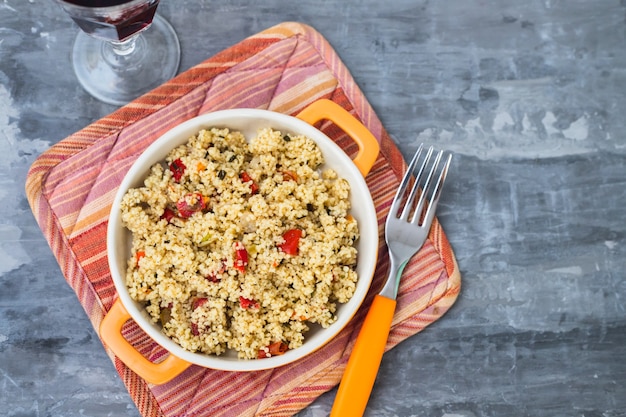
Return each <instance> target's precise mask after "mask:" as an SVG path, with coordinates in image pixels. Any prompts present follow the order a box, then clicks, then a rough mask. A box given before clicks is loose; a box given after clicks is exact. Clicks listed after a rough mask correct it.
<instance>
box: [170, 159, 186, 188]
mask: <svg viewBox="0 0 626 417" xmlns="http://www.w3.org/2000/svg"><path fill="white" fill-rule="evenodd" d="M186 169H187V167H186V166H185V164H184V163H183V161H181V160H180V158H178V159H175V160H173V161H172V163H171V164H170V171H172V176H173V177H174V181H176V182H180V179H181V178H182V176H183V174H184V173H185V170H186Z"/></svg>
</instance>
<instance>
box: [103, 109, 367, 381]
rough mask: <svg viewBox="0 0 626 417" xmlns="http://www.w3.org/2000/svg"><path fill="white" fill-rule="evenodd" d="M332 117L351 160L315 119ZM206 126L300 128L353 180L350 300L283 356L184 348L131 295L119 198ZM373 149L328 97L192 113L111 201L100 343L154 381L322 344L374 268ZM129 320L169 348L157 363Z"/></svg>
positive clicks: (281, 359) (258, 364)
mask: <svg viewBox="0 0 626 417" xmlns="http://www.w3.org/2000/svg"><path fill="white" fill-rule="evenodd" d="M321 119H330V120H332V121H333V122H335V123H336V124H337V125H339V126H340V127H341V128H342V129H343V130H345V131H346V132H347V133H348V134H349V136H350V137H352V138H353V139H354V140H355V141H356V142H357V144H358V145H359V153H358V155H357V156H356V157H355V159H354V160H352V159H350V158H349V157H348V155H347V154H346V153H345V152H343V151H342V150H341V148H339V147H338V146H337V145H336V144H335V143H334V142H333V141H332V140H331V139H329V138H328V137H327V136H326V135H324V134H323V133H322V132H321V131H320V130H318V129H316V128H315V127H313V126H312V125H313V124H314V123H315V122H317V121H319V120H321ZM209 127H228V128H230V129H233V130H239V131H242V132H243V133H244V135H245V136H246V138H248V139H249V138H250V137H253V136H255V135H256V132H257V131H258V129H260V128H262V127H271V128H273V129H278V130H280V131H282V132H283V133H297V134H303V135H306V136H308V137H309V138H311V139H313V140H314V141H315V142H316V143H317V144H318V146H319V147H320V149H321V151H322V153H323V155H324V159H325V166H326V167H332V168H333V169H334V170H335V171H337V173H338V175H339V176H340V177H342V178H345V179H346V180H348V182H349V183H350V186H351V203H352V209H351V214H352V215H353V216H354V218H355V219H356V220H357V221H358V225H359V233H360V237H359V239H358V240H357V242H356V245H357V250H358V259H357V266H356V270H357V274H358V282H357V286H356V291H355V294H354V296H353V297H352V299H351V300H350V301H349V302H348V303H346V304H340V305H338V309H337V313H336V314H337V320H336V321H335V322H334V323H333V324H332V325H331V326H330V327H328V328H326V329H323V328H321V327H319V326H312V329H311V331H309V332H308V333H306V334H305V342H304V344H303V345H302V346H301V347H299V348H297V349H293V350H289V351H287V352H286V353H285V354H283V355H280V356H273V357H271V358H266V359H256V360H242V359H238V358H237V356H236V353H235V352H229V353H227V354H223V355H220V356H216V355H207V354H203V353H193V352H189V351H187V350H185V349H183V348H182V347H181V346H179V345H178V344H177V343H175V342H174V341H172V340H171V339H170V338H169V337H167V336H165V335H164V334H163V333H162V332H161V328H160V326H159V325H158V324H153V323H152V322H151V320H150V318H149V316H148V314H147V312H146V311H145V309H144V307H143V306H142V304H140V303H138V302H136V301H134V300H132V299H131V297H130V295H129V293H128V291H127V289H126V284H125V275H126V265H127V260H128V258H129V257H130V256H131V236H130V232H129V231H128V230H127V229H126V228H125V227H124V226H123V225H122V222H121V219H120V217H121V213H120V201H121V199H122V197H123V195H124V194H125V193H126V191H127V190H128V189H129V188H133V187H138V186H141V185H142V184H143V180H144V179H145V177H146V176H147V174H148V172H149V169H150V167H151V166H152V165H153V164H155V163H157V162H159V161H163V160H164V159H165V156H166V154H167V153H168V152H169V151H170V150H172V149H173V148H174V147H176V146H178V145H181V144H184V143H186V142H187V141H188V139H189V137H191V136H192V135H194V134H196V133H197V132H198V131H199V130H201V129H203V128H209ZM377 155H378V143H377V142H376V140H375V138H374V137H373V135H372V134H371V133H370V132H369V131H367V129H365V127H364V126H363V125H362V124H360V123H359V122H358V121H357V120H356V119H355V118H354V117H352V116H351V115H350V114H349V113H348V112H346V111H345V110H344V109H343V108H341V107H339V106H338V105H336V104H335V103H333V102H331V101H328V100H320V101H317V102H315V103H313V104H312V105H311V106H309V107H308V108H307V109H305V110H304V111H303V112H301V113H300V114H299V115H298V116H297V117H292V116H287V115H284V114H281V113H276V112H271V111H266V110H257V109H234V110H223V111H216V112H213V113H207V114H204V115H201V116H198V117H196V118H193V119H190V120H188V121H186V122H184V123H182V124H180V125H178V126H176V127H175V128H173V129H171V130H170V131H168V132H167V133H165V134H164V135H163V136H161V137H160V138H159V139H157V140H156V141H155V142H154V143H153V144H152V145H150V146H149V147H148V148H147V149H146V150H145V151H144V152H143V153H142V154H141V155H140V156H139V158H138V159H137V160H136V162H135V163H134V164H133V165H132V167H131V168H130V170H129V171H128V173H127V174H126V176H125V177H124V179H123V180H122V183H121V184H120V187H119V189H118V191H117V194H116V196H115V200H114V201H113V205H112V207H111V214H110V217H109V224H108V231H107V251H108V252H107V253H108V261H109V267H110V269H111V275H112V278H113V281H114V284H115V288H116V289H117V293H118V296H119V298H118V299H117V300H116V302H115V303H114V306H113V308H112V309H111V310H110V311H109V312H108V314H107V315H106V316H105V318H104V320H103V322H102V325H101V328H100V334H101V337H102V339H103V340H104V342H105V344H106V345H107V346H109V347H110V348H111V349H112V350H113V352H114V353H115V354H116V355H117V356H118V357H120V359H121V360H122V361H123V362H124V363H126V365H127V366H129V367H130V368H131V369H133V370H134V371H135V372H137V373H138V374H139V375H140V376H142V377H143V378H144V379H146V380H148V381H149V382H153V383H163V382H165V381H167V380H169V379H171V378H173V377H174V376H176V375H177V374H178V373H180V372H182V370H184V369H185V368H186V367H187V366H189V365H190V364H196V365H200V366H203V367H207V368H213V369H220V370H228V371H255V370H261V369H269V368H274V367H278V366H282V365H285V364H287V363H290V362H293V361H296V360H298V359H300V358H302V357H304V356H306V355H308V354H310V353H312V352H314V351H316V350H317V349H319V348H320V347H322V346H323V345H324V344H326V343H327V342H328V341H329V340H331V339H332V338H333V337H335V336H336V335H337V334H338V333H339V332H340V331H341V330H342V329H343V328H344V327H345V326H346V324H347V323H348V322H349V321H350V319H351V318H352V317H353V316H354V314H355V312H356V311H357V309H358V308H359V306H360V305H361V303H362V302H363V299H364V298H365V295H366V294H367V291H368V289H369V287H370V284H371V280H372V277H373V274H374V269H375V266H376V260H377V251H378V243H379V242H378V222H377V217H376V211H375V208H374V204H373V201H372V197H371V195H370V193H369V189H368V187H367V185H366V183H365V180H364V176H365V175H367V172H368V171H369V170H370V168H371V166H372V165H373V163H374V161H375V159H376V157H377ZM128 319H132V320H134V321H135V322H136V323H137V324H138V325H139V326H140V327H141V328H142V329H143V330H144V331H145V332H146V333H147V334H148V335H149V336H150V337H151V338H152V339H153V340H154V341H156V342H157V343H158V344H159V345H161V346H162V347H164V348H165V349H166V350H167V351H169V352H170V355H169V357H168V358H167V359H166V360H165V361H163V362H161V363H158V364H156V363H152V362H149V361H147V360H146V359H145V358H144V357H143V356H141V354H139V352H137V351H136V350H135V349H134V348H133V347H132V345H130V344H129V343H128V342H127V341H126V340H125V339H123V337H122V336H121V326H122V325H123V324H124V323H125V322H126V321H127V320H128Z"/></svg>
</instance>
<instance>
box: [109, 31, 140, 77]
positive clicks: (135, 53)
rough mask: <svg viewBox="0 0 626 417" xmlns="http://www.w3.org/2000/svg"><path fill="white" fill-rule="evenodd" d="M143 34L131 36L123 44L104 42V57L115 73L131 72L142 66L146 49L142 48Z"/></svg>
mask: <svg viewBox="0 0 626 417" xmlns="http://www.w3.org/2000/svg"><path fill="white" fill-rule="evenodd" d="M142 41H143V38H142V37H141V34H140V33H138V34H136V35H133V36H131V37H130V38H128V39H125V40H123V41H121V42H112V41H109V42H104V44H103V47H102V56H103V57H104V59H105V61H106V62H107V64H108V65H109V66H110V67H111V68H112V69H113V70H114V71H124V72H129V71H133V70H134V69H135V70H136V69H138V68H139V67H140V66H141V62H142V59H143V56H144V54H145V48H142Z"/></svg>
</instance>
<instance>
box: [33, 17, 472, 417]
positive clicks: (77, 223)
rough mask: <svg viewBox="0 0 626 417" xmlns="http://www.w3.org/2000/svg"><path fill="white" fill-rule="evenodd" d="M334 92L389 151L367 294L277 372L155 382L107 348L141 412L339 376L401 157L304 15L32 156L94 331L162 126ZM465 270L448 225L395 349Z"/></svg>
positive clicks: (273, 399)
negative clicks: (122, 220)
mask: <svg viewBox="0 0 626 417" xmlns="http://www.w3.org/2000/svg"><path fill="white" fill-rule="evenodd" d="M320 98H328V99H330V100H333V101H335V102H336V103H338V104H340V105H341V106H343V107H344V108H345V109H347V110H348V111H350V112H351V113H352V114H353V115H354V116H355V117H357V118H358V119H359V120H361V122H362V123H363V124H364V125H365V126H366V127H367V128H368V129H369V130H370V131H371V132H372V133H373V134H374V136H375V137H376V138H377V140H378V141H379V142H380V145H381V153H380V155H379V157H378V160H377V161H376V163H375V165H374V167H373V169H372V170H371V172H370V174H369V175H368V177H367V179H366V180H367V184H368V186H369V187H370V191H371V194H372V197H373V199H374V203H375V205H376V207H377V212H378V220H379V232H380V234H381V247H380V250H379V253H380V259H379V262H378V267H377V270H376V273H375V277H374V281H373V284H372V288H371V290H370V294H369V295H368V297H367V299H366V301H365V303H364V305H363V307H362V308H361V309H360V310H359V312H358V313H357V315H356V316H355V318H354V319H353V320H352V322H351V323H350V324H349V325H348V326H347V327H346V328H345V329H344V331H342V332H341V333H340V334H339V335H338V336H337V337H336V338H335V339H334V340H332V341H331V342H330V343H329V344H328V345H326V346H325V347H324V348H322V349H320V350H318V351H317V352H315V353H314V354H312V355H310V356H309V357H307V358H305V359H302V360H300V361H298V362H296V363H294V364H291V365H287V366H284V367H281V368H278V369H274V370H267V371H258V372H249V373H241V372H224V371H215V370H211V369H206V368H202V367H199V366H195V365H194V366H191V367H190V368H188V369H187V370H186V371H185V372H183V373H182V374H180V375H179V376H178V377H176V378H174V379H173V380H172V381H170V382H168V383H166V384H163V385H159V386H155V385H151V384H148V383H147V382H146V381H144V380H143V379H141V378H139V377H138V376H137V375H136V374H134V373H133V372H132V371H130V370H129V369H128V368H127V367H126V366H125V365H124V364H123V363H122V362H121V361H120V360H119V359H117V358H116V357H114V355H113V354H112V353H111V352H110V351H108V350H107V351H108V352H109V355H110V356H111V360H112V361H113V362H114V364H115V367H116V369H117V371H118V372H119V375H120V377H121V378H122V380H123V382H124V384H125V385H126V387H127V388H128V392H129V394H130V396H131V397H132V399H133V400H134V401H135V403H136V405H137V407H138V409H139V411H140V412H141V414H142V415H143V416H189V417H191V416H208V415H211V416H289V415H293V414H294V413H296V412H298V411H299V410H301V409H303V408H304V407H306V406H307V405H308V404H310V403H311V402H312V401H314V400H315V398H317V397H318V396H319V395H321V394H322V393H324V392H326V391H329V390H330V389H332V388H333V387H334V386H335V385H336V384H338V382H339V380H340V378H341V375H342V372H343V369H344V368H345V364H346V362H347V359H348V356H349V354H350V351H351V348H352V344H353V341H354V339H355V337H356V333H357V332H358V330H359V328H360V325H361V323H362V321H363V319H364V316H365V314H366V312H367V309H368V307H369V304H370V303H371V301H372V297H373V296H374V295H375V294H376V293H377V292H378V291H379V290H380V287H381V284H382V282H383V281H384V279H385V274H386V271H387V269H388V257H387V252H386V247H385V246H384V239H382V234H383V224H384V219H385V217H386V215H387V211H388V208H389V204H390V202H391V200H392V198H393V194H394V192H395V190H396V188H397V186H398V184H399V178H400V177H401V176H402V172H403V169H405V164H404V160H403V158H402V155H401V154H400V152H399V151H398V149H397V148H396V146H395V144H394V143H393V141H392V140H391V139H390V138H389V136H388V135H387V133H386V132H385V130H384V128H383V126H382V125H381V123H380V120H379V119H378V117H377V116H376V114H375V113H374V111H373V109H372V108H371V106H370V105H369V103H368V102H367V100H366V98H365V97H364V95H363V94H362V93H361V91H360V90H359V88H358V86H357V84H356V83H355V82H354V80H353V79H352V77H351V75H350V73H349V71H348V70H347V68H346V67H345V66H344V65H343V63H342V62H341V60H340V59H339V57H338V56H337V54H336V53H335V51H334V50H333V49H332V47H331V46H330V45H329V44H328V42H327V41H326V40H325V39H324V38H323V37H322V36H321V35H320V34H319V33H318V32H316V31H315V30H314V29H313V28H311V27H309V26H306V25H303V24H298V23H291V22H287V23H283V24H280V25H278V26H275V27H272V28H270V29H268V30H265V31H263V32H261V33H258V34H256V35H254V36H251V37H249V38H247V39H244V40H243V41H241V42H240V43H238V44H237V45H234V46H233V47H231V48H228V49H227V50H225V51H223V52H221V53H219V54H217V55H215V56H213V57H211V58H209V59H207V60H206V61H204V62H202V63H200V64H199V65H197V66H195V67H193V68H191V69H189V70H188V71H185V72H184V73H182V74H180V75H179V76H178V77H176V78H174V79H173V80H171V81H169V82H167V83H166V84H164V85H162V86H161V87H159V88H157V89H155V90H154V91H152V92H150V93H148V94H146V95H145V96H142V97H140V98H138V99H137V100H135V101H133V102H132V103H130V104H128V105H126V106H124V107H122V108H121V109H119V110H118V111H116V112H114V113H112V114H111V115H109V116H106V117H104V118H102V119H100V120H98V121H96V122H95V123H93V124H91V125H89V126H87V127H85V128H84V129H82V130H80V131H79V132H76V133H74V134H73V135H71V136H69V137H67V138H65V139H64V140H62V141H60V142H59V143H58V144H56V145H54V146H52V147H51V148H50V149H49V150H48V151H46V152H44V153H43V154H42V155H41V156H40V157H39V158H38V159H37V160H36V161H35V162H34V163H33V165H32V167H31V169H30V172H29V174H28V178H27V183H26V192H27V196H28V199H29V202H30V204H31V208H32V210H33V213H34V215H35V217H36V219H37V221H38V223H39V225H40V227H41V229H42V231H43V234H44V236H45V237H46V239H47V240H48V242H49V244H50V248H51V249H52V252H53V253H54V255H55V257H56V258H57V260H58V262H59V266H60V268H61V271H62V272H63V275H64V276H65V278H66V280H67V282H68V284H69V285H70V286H71V287H72V288H73V289H74V291H75V292H76V295H77V297H78V300H79V301H80V303H81V305H82V306H83V307H84V309H85V312H86V313H87V315H88V316H89V319H90V320H91V323H92V324H93V326H94V328H96V329H98V328H99V325H100V322H101V321H102V318H103V317H104V316H105V315H106V313H107V311H108V310H109V309H110V307H111V305H112V303H113V301H114V300H115V299H116V296H117V294H116V291H115V287H114V285H113V283H112V280H111V276H110V273H109V270H108V266H107V259H106V247H105V237H106V227H107V220H108V214H109V211H110V207H111V203H112V200H113V196H114V194H115V191H116V189H117V187H118V185H119V183H120V182H121V180H122V178H123V176H124V174H125V173H126V171H127V169H128V168H129V166H130V165H131V164H132V163H133V161H134V160H135V159H136V158H137V156H138V155H139V154H140V153H141V152H142V151H143V150H144V149H145V148H146V147H147V146H148V145H149V144H150V143H152V142H153V141H154V140H155V139H156V138H158V137H159V136H160V135H161V134H162V133H164V132H165V131H167V130H169V129H170V128H172V127H173V126H176V125H177V124H179V123H181V122H182V121H185V120H187V119H189V118H191V117H194V116H197V115H198V114H202V113H206V112H210V111H213V110H218V109H226V108H235V107H239V108H241V107H247V108H262V109H269V110H274V111H277V112H282V113H286V114H297V113H298V112H299V111H300V110H302V109H303V108H304V107H306V106H307V105H308V104H310V103H312V102H313V101H315V100H318V99H320ZM318 127H319V128H320V129H321V130H322V131H323V132H324V133H326V134H327V135H328V136H329V137H330V138H332V139H333V140H335V141H336V142H337V143H338V144H339V146H341V147H342V148H343V149H344V150H345V151H346V152H347V153H348V154H351V153H353V152H354V151H355V146H354V143H353V142H352V141H351V140H350V139H348V138H347V136H346V135H345V134H344V133H343V132H342V131H341V130H340V129H338V128H337V127H336V126H335V125H334V124H332V123H322V124H321V125H320V126H318ZM460 283H461V277H460V273H459V270H458V266H457V264H456V261H455V258H454V253H453V251H452V249H451V247H450V244H449V243H448V240H447V238H446V236H445V233H444V232H443V230H442V228H441V225H440V224H439V223H438V222H437V221H435V224H434V226H433V228H432V230H431V233H430V236H429V239H428V240H427V242H426V244H425V245H424V247H423V248H422V250H421V251H420V252H419V253H418V255H417V256H416V257H414V259H413V260H412V261H411V262H410V263H409V265H408V266H407V268H406V269H405V272H404V277H403V281H402V285H401V287H400V293H399V297H398V305H397V311H396V314H395V316H394V321H393V326H392V330H391V334H390V337H389V341H388V343H387V349H391V348H392V347H393V346H395V345H397V344H398V343H399V342H401V341H402V340H404V339H406V338H407V337H410V336H412V335H414V334H416V333H418V332H419V331H420V330H422V329H423V328H424V327H426V326H428V325H429V324H430V323H432V322H434V321H435V320H437V319H438V318H440V317H441V316H442V315H443V314H444V313H445V312H446V311H447V310H448V309H449V308H450V306H451V305H452V304H453V303H454V301H455V300H456V297H457V295H458V293H459V290H460ZM124 334H125V337H126V338H127V339H128V340H129V341H131V343H133V344H134V345H135V347H136V348H137V349H138V350H139V351H141V352H142V353H143V354H144V355H145V356H147V357H148V358H150V359H152V360H158V359H159V358H161V357H163V356H164V355H165V354H166V352H165V351H164V350H163V349H162V348H161V347H160V346H159V345H157V344H156V343H155V342H154V341H152V340H151V339H150V338H149V337H147V335H146V334H145V333H144V332H143V331H142V330H141V329H140V328H139V327H138V326H137V325H136V324H135V323H134V322H132V321H129V322H128V323H127V324H126V325H125V327H124Z"/></svg>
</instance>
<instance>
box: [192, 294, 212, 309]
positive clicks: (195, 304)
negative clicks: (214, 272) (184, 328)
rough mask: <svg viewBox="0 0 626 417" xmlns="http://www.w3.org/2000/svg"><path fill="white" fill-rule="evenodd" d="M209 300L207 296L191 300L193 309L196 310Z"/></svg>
mask: <svg viewBox="0 0 626 417" xmlns="http://www.w3.org/2000/svg"><path fill="white" fill-rule="evenodd" d="M207 301H209V300H208V298H206V297H197V298H194V300H193V301H192V302H191V309H192V310H195V309H196V308H198V307H202V306H203V305H204V304H206V302H207Z"/></svg>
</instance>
